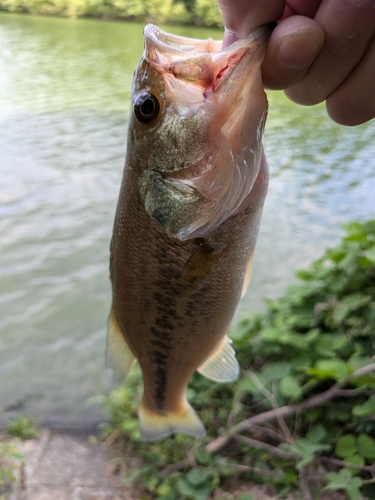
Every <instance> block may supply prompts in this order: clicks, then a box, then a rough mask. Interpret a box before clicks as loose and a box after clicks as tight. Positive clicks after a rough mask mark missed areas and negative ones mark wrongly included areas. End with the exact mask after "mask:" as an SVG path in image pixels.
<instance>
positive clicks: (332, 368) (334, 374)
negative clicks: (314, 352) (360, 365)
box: [313, 359, 348, 380]
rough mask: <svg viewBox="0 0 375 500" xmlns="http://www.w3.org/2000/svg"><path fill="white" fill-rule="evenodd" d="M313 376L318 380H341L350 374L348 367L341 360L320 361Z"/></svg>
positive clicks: (316, 364)
mask: <svg viewBox="0 0 375 500" xmlns="http://www.w3.org/2000/svg"><path fill="white" fill-rule="evenodd" d="M314 369H315V370H314V371H313V374H314V375H316V376H317V377H318V378H322V379H328V378H333V379H335V380H341V379H343V378H344V377H345V376H346V375H347V374H348V367H347V364H346V363H345V361H342V360H341V359H318V360H317V361H316V363H315V365H314Z"/></svg>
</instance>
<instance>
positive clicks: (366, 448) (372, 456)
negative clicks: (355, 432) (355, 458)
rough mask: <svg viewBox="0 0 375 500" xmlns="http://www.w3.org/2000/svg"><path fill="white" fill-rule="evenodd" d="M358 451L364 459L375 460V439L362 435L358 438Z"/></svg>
mask: <svg viewBox="0 0 375 500" xmlns="http://www.w3.org/2000/svg"><path fill="white" fill-rule="evenodd" d="M357 450H358V453H360V454H361V455H362V456H363V457H365V458H367V459H369V460H375V439H374V438H372V437H371V436H368V435H367V434H360V435H359V436H358V437H357Z"/></svg>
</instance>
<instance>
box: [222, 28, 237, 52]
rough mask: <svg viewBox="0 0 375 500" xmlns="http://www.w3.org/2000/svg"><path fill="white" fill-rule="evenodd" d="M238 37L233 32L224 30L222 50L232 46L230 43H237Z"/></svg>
mask: <svg viewBox="0 0 375 500" xmlns="http://www.w3.org/2000/svg"><path fill="white" fill-rule="evenodd" d="M239 38H240V37H239V35H238V34H237V33H236V32H235V31H231V30H227V29H226V28H225V31H224V38H223V48H225V47H228V46H229V45H232V43H234V42H237V40H239Z"/></svg>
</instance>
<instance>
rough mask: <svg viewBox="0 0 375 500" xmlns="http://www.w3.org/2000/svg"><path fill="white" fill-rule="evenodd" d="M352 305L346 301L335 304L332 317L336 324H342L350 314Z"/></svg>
mask: <svg viewBox="0 0 375 500" xmlns="http://www.w3.org/2000/svg"><path fill="white" fill-rule="evenodd" d="M349 312H350V307H349V306H348V304H345V303H344V302H336V304H335V305H334V306H333V312H332V319H333V321H334V322H335V323H336V324H340V323H341V322H342V321H343V320H344V319H345V318H346V317H347V315H348V314H349Z"/></svg>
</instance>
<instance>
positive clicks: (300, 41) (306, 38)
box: [276, 33, 322, 69]
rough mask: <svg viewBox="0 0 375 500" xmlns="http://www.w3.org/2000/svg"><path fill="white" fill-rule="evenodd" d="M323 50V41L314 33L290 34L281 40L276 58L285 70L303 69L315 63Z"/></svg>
mask: <svg viewBox="0 0 375 500" xmlns="http://www.w3.org/2000/svg"><path fill="white" fill-rule="evenodd" d="M321 48H322V40H320V39H319V38H318V37H316V36H315V35H314V34H312V33H303V34H302V33H298V34H297V33H296V34H290V35H287V36H285V38H283V40H281V42H280V44H279V48H278V51H277V53H276V58H277V60H278V63H279V64H280V66H283V67H285V68H290V69H297V68H302V67H304V66H306V65H308V64H310V63H311V62H312V61H313V59H314V58H315V56H316V55H317V53H318V52H319V51H320V49H321Z"/></svg>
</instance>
